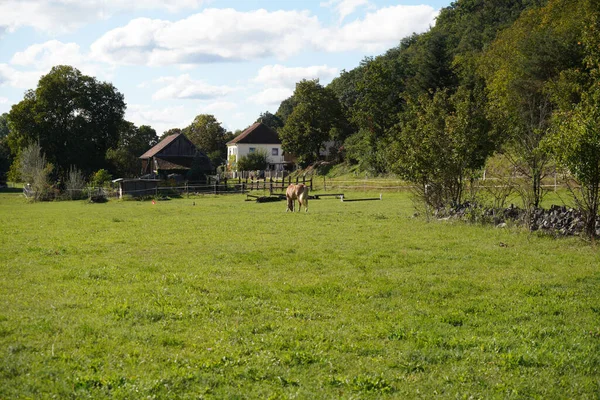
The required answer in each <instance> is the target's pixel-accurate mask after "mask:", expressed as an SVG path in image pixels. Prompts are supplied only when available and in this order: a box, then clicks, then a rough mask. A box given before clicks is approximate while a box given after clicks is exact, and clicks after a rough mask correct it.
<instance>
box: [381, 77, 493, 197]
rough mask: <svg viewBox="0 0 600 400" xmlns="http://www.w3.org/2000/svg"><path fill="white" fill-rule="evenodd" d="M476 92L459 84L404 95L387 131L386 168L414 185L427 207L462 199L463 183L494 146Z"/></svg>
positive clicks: (470, 176)
mask: <svg viewBox="0 0 600 400" xmlns="http://www.w3.org/2000/svg"><path fill="white" fill-rule="evenodd" d="M481 95H482V93H481V91H480V92H473V91H470V90H468V89H467V88H464V87H461V88H460V89H459V90H458V91H457V92H456V93H454V94H452V95H450V94H449V91H448V90H440V91H437V92H436V93H434V94H433V95H432V96H431V97H430V96H428V95H421V96H420V97H419V99H418V101H417V102H415V101H414V100H412V99H408V103H407V110H406V111H405V112H404V113H403V114H402V119H401V122H400V123H399V124H398V125H397V126H396V127H395V128H394V129H393V130H392V132H393V133H394V134H395V135H394V136H393V137H392V138H391V140H390V139H388V140H390V143H389V145H388V149H389V150H388V152H389V153H388V155H389V158H388V159H389V160H390V162H391V165H390V170H392V171H393V172H396V173H398V174H399V175H401V176H402V177H403V178H404V179H406V180H408V181H410V182H413V183H415V184H417V185H418V187H419V188H420V189H419V194H420V195H422V196H423V199H424V200H425V202H426V203H427V205H429V206H433V207H441V206H446V205H448V204H450V203H454V204H459V203H461V201H462V199H463V191H464V187H465V184H466V182H468V181H469V180H470V179H472V177H473V176H474V174H475V172H476V171H477V170H479V169H481V168H482V167H483V165H484V164H485V161H486V159H487V157H488V156H489V155H490V154H491V153H492V152H493V150H494V141H493V140H492V138H491V137H490V136H489V134H488V133H489V129H488V125H489V124H488V123H487V121H486V119H485V110H484V109H483V107H482V103H483V104H484V102H482V101H481V99H480V98H479V96H481Z"/></svg>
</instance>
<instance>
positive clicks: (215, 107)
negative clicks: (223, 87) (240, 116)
mask: <svg viewBox="0 0 600 400" xmlns="http://www.w3.org/2000/svg"><path fill="white" fill-rule="evenodd" d="M236 108H237V104H235V103H233V102H231V101H218V102H215V103H211V104H209V105H207V106H205V107H203V108H202V112H204V113H215V112H221V111H231V110H235V109H236Z"/></svg>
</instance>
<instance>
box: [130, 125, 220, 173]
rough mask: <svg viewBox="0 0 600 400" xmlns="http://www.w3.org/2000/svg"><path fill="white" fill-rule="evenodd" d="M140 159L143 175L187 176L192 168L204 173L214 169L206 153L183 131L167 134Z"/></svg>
mask: <svg viewBox="0 0 600 400" xmlns="http://www.w3.org/2000/svg"><path fill="white" fill-rule="evenodd" d="M140 159H141V160H142V175H153V176H156V177H159V178H163V179H165V178H167V176H169V175H173V174H179V175H183V176H185V175H187V174H188V172H189V171H190V170H191V169H194V170H195V171H196V172H198V173H200V174H203V175H206V174H209V173H211V172H212V171H213V166H212V164H211V162H210V160H209V159H208V157H207V156H206V154H204V153H203V152H202V151H200V150H199V149H198V148H197V147H196V146H195V145H194V143H192V142H191V141H190V140H189V139H188V138H187V137H186V136H185V135H184V134H182V133H177V134H174V135H169V136H167V137H166V138H164V139H163V140H161V141H160V142H159V143H158V144H157V145H156V146H154V147H152V148H151V149H150V150H148V151H147V152H145V153H144V154H142V155H141V156H140Z"/></svg>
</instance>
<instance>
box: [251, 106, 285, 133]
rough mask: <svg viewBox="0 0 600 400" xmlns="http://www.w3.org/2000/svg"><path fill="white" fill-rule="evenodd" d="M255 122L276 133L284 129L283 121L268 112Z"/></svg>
mask: <svg viewBox="0 0 600 400" xmlns="http://www.w3.org/2000/svg"><path fill="white" fill-rule="evenodd" d="M255 122H262V123H263V124H265V125H267V126H268V127H269V128H271V129H273V130H274V131H277V130H279V128H282V127H283V120H282V119H281V118H279V117H278V116H277V115H275V114H271V113H270V112H268V111H265V112H264V113H261V114H260V117H258V119H257V120H256V121H255Z"/></svg>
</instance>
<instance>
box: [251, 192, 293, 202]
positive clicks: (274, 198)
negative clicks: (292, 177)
mask: <svg viewBox="0 0 600 400" xmlns="http://www.w3.org/2000/svg"><path fill="white" fill-rule="evenodd" d="M281 200H285V195H283V197H282V195H272V196H255V195H253V194H247V195H246V201H256V202H257V203H269V202H271V201H281Z"/></svg>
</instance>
